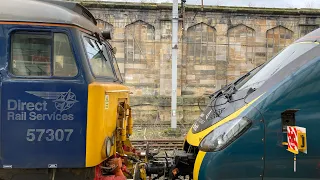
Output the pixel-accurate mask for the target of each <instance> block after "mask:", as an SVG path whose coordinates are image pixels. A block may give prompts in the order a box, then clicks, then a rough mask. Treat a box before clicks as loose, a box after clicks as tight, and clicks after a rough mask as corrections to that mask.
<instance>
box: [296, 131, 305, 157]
mask: <svg viewBox="0 0 320 180" xmlns="http://www.w3.org/2000/svg"><path fill="white" fill-rule="evenodd" d="M296 128H297V130H298V131H297V132H298V149H299V151H300V152H302V153H306V154H307V132H306V128H303V127H296Z"/></svg>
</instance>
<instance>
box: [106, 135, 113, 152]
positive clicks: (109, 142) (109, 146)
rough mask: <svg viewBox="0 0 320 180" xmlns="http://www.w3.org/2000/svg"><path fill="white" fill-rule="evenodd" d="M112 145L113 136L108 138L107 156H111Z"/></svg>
mask: <svg viewBox="0 0 320 180" xmlns="http://www.w3.org/2000/svg"><path fill="white" fill-rule="evenodd" d="M111 147H112V141H111V138H109V137H108V138H107V139H106V155H107V156H110V154H111Z"/></svg>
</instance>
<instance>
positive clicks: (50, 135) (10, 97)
mask: <svg viewBox="0 0 320 180" xmlns="http://www.w3.org/2000/svg"><path fill="white" fill-rule="evenodd" d="M13 28H14V27H11V26H8V27H7V31H6V32H5V33H7V37H8V39H7V48H6V49H7V54H8V56H7V62H8V68H7V71H6V76H5V77H4V79H3V83H2V94H1V105H2V106H1V111H2V114H1V126H2V128H1V130H2V131H1V136H2V138H1V151H2V152H1V153H2V154H1V158H2V165H3V167H7V168H57V167H58V168H62V167H74V168H75V167H84V165H85V135H86V114H87V113H86V110H87V108H86V107H87V85H86V84H87V83H86V82H85V80H84V77H83V75H82V73H81V69H80V68H79V67H80V66H79V62H80V61H79V59H77V57H79V56H78V55H77V53H76V52H77V51H76V48H75V47H76V46H75V44H72V43H71V42H77V41H72V39H73V38H74V37H73V36H72V33H71V31H69V30H68V29H50V28H49V27H48V28H45V29H40V28H39V29H37V28H36V27H33V28H32V29H26V28H24V29H13Z"/></svg>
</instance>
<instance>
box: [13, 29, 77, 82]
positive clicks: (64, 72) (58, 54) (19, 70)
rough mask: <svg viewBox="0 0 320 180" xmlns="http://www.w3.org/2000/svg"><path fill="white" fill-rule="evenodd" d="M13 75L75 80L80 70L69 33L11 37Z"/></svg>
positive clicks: (22, 34)
mask: <svg viewBox="0 0 320 180" xmlns="http://www.w3.org/2000/svg"><path fill="white" fill-rule="evenodd" d="M10 72H11V73H12V74H13V75H15V76H25V77H28V76H29V77H48V76H63V77H73V76H76V75H77V74H78V69H77V66H76V62H75V58H74V56H73V52H72V50H71V45H70V42H69V39H68V37H67V35H66V34H64V33H53V34H52V33H25V32H17V33H14V34H12V36H11V61H10Z"/></svg>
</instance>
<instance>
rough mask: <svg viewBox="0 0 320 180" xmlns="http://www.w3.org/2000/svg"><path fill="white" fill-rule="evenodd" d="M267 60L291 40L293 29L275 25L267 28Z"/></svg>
mask: <svg viewBox="0 0 320 180" xmlns="http://www.w3.org/2000/svg"><path fill="white" fill-rule="evenodd" d="M266 36H267V60H269V59H270V58H272V57H273V56H275V55H276V54H277V53H278V52H279V51H281V50H282V49H283V48H285V47H286V46H288V45H290V44H291V43H292V42H293V31H291V30H290V29H288V28H286V27H283V26H277V27H274V28H271V29H269V30H267V35H266Z"/></svg>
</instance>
